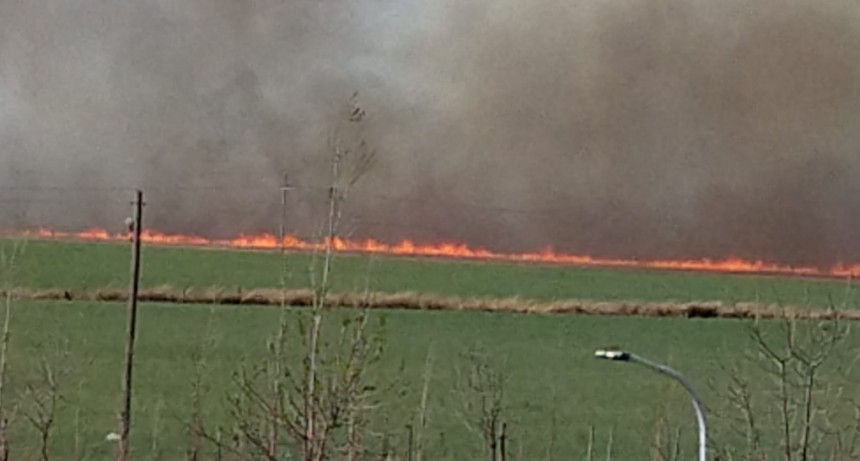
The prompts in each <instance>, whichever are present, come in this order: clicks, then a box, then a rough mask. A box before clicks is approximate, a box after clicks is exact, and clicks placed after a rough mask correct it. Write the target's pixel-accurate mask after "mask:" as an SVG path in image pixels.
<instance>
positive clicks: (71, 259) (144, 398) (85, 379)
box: [7, 241, 860, 460]
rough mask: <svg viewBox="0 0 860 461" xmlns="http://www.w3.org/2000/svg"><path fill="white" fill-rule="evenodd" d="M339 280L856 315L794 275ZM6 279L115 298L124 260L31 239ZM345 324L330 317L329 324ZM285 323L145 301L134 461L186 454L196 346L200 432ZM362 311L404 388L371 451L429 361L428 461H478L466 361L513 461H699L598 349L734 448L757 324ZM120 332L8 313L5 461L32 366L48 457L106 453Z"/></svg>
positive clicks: (399, 442) (164, 280)
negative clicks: (684, 378) (52, 379)
mask: <svg viewBox="0 0 860 461" xmlns="http://www.w3.org/2000/svg"><path fill="white" fill-rule="evenodd" d="M282 264H283V263H282V261H281V260H280V259H279V258H278V256H277V255H275V254H271V253H261V252H233V251H219V250H187V249H178V248H155V247H146V248H145V250H144V253H143V267H144V269H143V280H142V282H143V285H144V286H145V287H156V286H160V285H171V286H174V287H178V288H187V287H208V286H220V287H242V288H244V289H249V288H255V287H275V286H278V285H279V284H280V282H281V276H280V274H281V270H282ZM309 264H310V259H309V257H308V256H307V255H298V254H295V255H290V256H289V257H288V260H287V267H288V270H289V274H290V277H289V278H288V285H289V286H290V287H294V288H298V287H304V286H306V285H307V275H306V274H307V267H308V266H309ZM334 270H335V275H334V280H335V281H334V285H335V286H334V289H335V290H342V291H348V290H362V289H364V288H365V287H366V286H367V287H369V288H370V289H372V290H377V291H390V292H397V291H416V292H424V293H439V294H450V295H457V296H492V297H510V296H520V297H522V298H530V299H540V300H553V299H565V298H583V299H597V300H610V301H611V300H643V301H653V300H659V301H664V300H677V301H688V300H725V301H734V300H763V301H770V302H785V303H798V304H814V305H819V306H825V305H827V304H828V303H830V302H831V301H834V302H839V303H842V302H843V301H848V302H849V303H852V305H853V303H854V302H855V301H856V295H855V294H854V293H853V292H852V291H849V290H846V285H845V283H844V282H838V281H821V280H798V279H789V278H772V277H741V276H731V275H715V274H691V273H677V272H644V271H631V270H612V269H594V268H571V267H553V266H533V265H524V264H504V263H493V264H487V263H478V262H461V261H440V260H408V259H386V258H381V257H372V258H370V257H367V256H339V257H338V258H337V259H336V262H335V268H334ZM7 275H8V277H12V278H14V285H16V286H26V287H32V288H62V289H97V288H102V287H124V286H126V285H127V281H128V248H127V247H126V246H125V245H113V244H73V243H58V242H42V241H32V242H28V244H27V247H26V251H25V253H24V255H23V256H22V257H21V258H20V259H19V260H18V264H17V267H16V269H15V271H14V272H13V273H10V274H7ZM298 312H299V311H296V310H293V311H290V313H289V316H288V319H289V320H290V321H294V320H295V317H296V316H297V315H299V314H298ZM346 312H347V310H338V311H335V313H334V317H335V318H334V319H333V320H332V321H334V322H337V318H339V316H340V315H341V314H344V313H346ZM280 315H281V313H280V311H279V309H277V308H272V307H268V308H266V307H253V306H241V307H238V306H207V305H182V306H177V305H167V304H156V303H144V304H143V305H141V308H140V313H139V324H138V328H139V329H138V332H139V333H138V342H137V354H136V369H135V387H134V389H135V394H134V405H133V412H134V413H133V421H134V422H133V434H132V447H133V450H134V453H135V458H136V459H165V460H174V459H182V458H184V453H185V450H186V449H187V447H188V446H189V445H188V444H189V440H190V437H189V435H188V431H187V430H186V424H187V423H188V421H189V417H190V416H189V415H190V414H191V411H192V402H193V400H192V397H191V395H192V381H193V379H194V362H193V356H194V354H195V352H196V351H199V350H200V349H201V347H203V344H206V341H205V337H206V336H207V334H209V335H211V338H212V342H211V343H210V344H209V345H208V346H206V347H204V348H203V351H204V352H203V358H204V360H205V363H206V365H205V368H204V369H203V372H202V373H203V378H204V379H203V382H204V384H205V385H204V394H203V407H204V412H203V413H204V414H203V419H204V423H205V424H206V425H208V426H209V427H215V426H216V425H224V426H225V427H227V426H229V425H230V423H231V419H230V417H229V411H228V406H227V397H228V395H229V394H230V393H231V392H233V389H234V387H233V386H232V381H231V380H232V376H233V374H234V372H236V371H237V370H239V369H240V368H242V367H247V366H251V365H253V364H254V363H256V362H257V361H258V359H259V358H260V357H261V356H263V355H264V353H265V347H266V342H267V340H268V339H269V338H271V337H272V336H273V335H274V334H275V333H276V327H277V324H278V319H279V318H280ZM372 315H373V316H375V317H378V316H384V318H385V319H386V327H385V330H386V335H385V338H386V354H385V356H384V359H383V361H382V363H380V365H379V366H378V368H376V369H374V373H373V379H374V380H381V381H385V382H396V383H398V385H399V386H400V387H402V388H403V389H404V390H405V391H404V394H403V395H397V396H393V397H392V400H391V401H390V402H388V403H387V404H386V405H383V406H382V407H380V408H379V409H377V410H375V411H377V412H378V413H379V414H380V415H385V418H382V419H384V420H385V421H386V422H385V423H382V425H381V426H380V427H379V433H380V434H381V435H380V438H378V439H373V440H370V441H367V442H366V443H367V445H369V446H370V448H373V449H376V448H377V447H378V446H379V445H381V444H382V443H383V442H382V434H387V435H388V436H389V437H390V441H389V442H390V444H391V445H392V446H395V447H398V449H400V450H401V452H402V449H403V448H404V447H405V445H406V443H407V442H406V437H407V436H406V429H405V424H407V423H409V422H414V420H415V415H416V412H417V410H418V407H419V405H420V401H421V391H422V386H423V381H422V376H423V375H424V372H425V369H426V363H427V358H428V354H429V355H430V357H431V358H432V360H431V363H432V366H431V367H430V370H431V373H430V377H431V378H430V381H429V388H428V390H429V394H428V405H427V407H428V422H427V429H426V431H425V434H424V438H425V441H426V443H425V446H426V450H425V451H426V456H425V459H428V460H431V459H440V460H455V459H456V460H461V459H481V458H482V457H484V458H485V456H484V454H483V452H482V447H483V444H482V442H481V440H480V438H479V436H478V435H477V434H475V433H473V432H471V431H469V430H468V429H467V426H466V425H465V424H464V423H463V421H462V417H461V416H460V411H461V410H462V402H461V401H459V400H458V396H457V395H456V393H454V392H453V391H452V383H453V382H455V381H456V374H455V371H454V370H455V368H456V367H457V366H458V364H461V360H460V354H461V353H462V352H464V351H466V350H469V349H470V348H474V347H480V348H483V349H486V350H487V351H489V353H490V355H491V357H492V359H493V361H494V363H495V364H496V366H497V367H498V369H499V370H501V371H502V372H503V373H504V375H505V378H506V386H505V415H506V416H505V419H506V420H507V421H508V423H509V428H508V432H509V445H508V447H509V449H508V451H509V453H510V456H509V459H516V460H550V459H587V458H586V452H587V449H588V446H589V433H590V431H591V430H593V431H594V439H593V452H592V454H593V459H608V458H607V450H610V449H611V454H612V456H611V459H615V460H644V459H663V458H659V457H655V456H656V455H655V453H657V452H660V450H657V451H655V448H654V447H655V445H666V444H668V443H669V442H667V441H666V440H665V438H664V437H658V436H657V435H658V434H663V432H665V433H667V434H678V433H679V434H680V438H681V443H680V448H681V458H685V457H686V458H691V457H692V456H693V455H694V453H695V443H696V438H695V426H694V425H693V421H694V420H693V415H692V410H691V408H690V406H689V401H688V399H687V397H686V395H685V393H684V392H683V390H682V389H681V388H680V387H678V386H677V385H675V384H674V383H672V382H669V381H667V380H666V379H665V378H662V377H660V376H657V375H654V374H653V373H650V372H647V371H644V370H641V369H638V368H637V367H635V366H630V365H624V364H616V363H607V362H602V361H597V360H595V359H594V358H593V356H592V353H593V351H594V349H596V348H600V347H606V346H608V345H612V346H618V347H622V348H629V349H631V350H634V351H636V352H637V353H640V354H641V355H643V356H646V357H649V358H651V359H654V360H657V361H661V362H663V363H667V364H669V365H670V366H673V367H676V368H678V369H680V370H683V372H684V373H685V374H687V375H688V376H690V377H691V378H692V380H693V381H694V383H695V385H696V386H697V387H698V388H699V389H700V391H701V392H702V394H703V396H704V398H705V401H706V403H707V404H708V405H709V407H710V408H711V409H712V411H713V412H714V416H712V418H713V421H712V431H713V432H712V434H713V437H714V438H715V440H716V441H717V442H718V443H721V444H727V443H734V441H736V440H739V439H738V437H739V436H738V435H737V434H734V433H733V431H732V430H730V423H728V422H727V420H725V419H724V418H721V417H719V416H718V415H717V413H719V412H720V411H721V410H725V409H726V406H727V403H726V402H725V400H724V398H723V397H722V396H721V394H720V393H719V392H718V390H719V389H723V388H724V387H725V385H727V384H728V378H727V372H726V370H727V369H730V368H731V367H733V366H737V365H738V364H741V363H744V362H743V360H744V358H745V357H746V356H748V355H749V354H750V352H751V351H752V347H751V343H750V339H749V334H748V327H749V326H750V325H751V324H750V322H747V321H739V320H730V319H685V318H644V317H600V316H577V315H531V314H529V315H525V314H509V313H483V312H443V311H397V310H395V311H384V312H383V311H376V312H373V313H372ZM125 322H126V310H125V305H123V304H116V303H85V302H40V301H16V302H15V303H14V306H13V312H12V324H11V331H12V342H11V345H10V368H9V379H10V386H11V387H10V390H9V392H10V393H9V394H8V395H9V396H10V397H7V399H8V400H11V401H12V402H13V403H12V404H13V405H14V406H15V410H13V414H12V421H11V426H10V427H11V443H12V450H13V453H18V454H19V455H20V457H18V456H13V459H30V458H33V459H36V458H37V455H38V454H37V450H38V441H37V434H36V432H35V431H33V430H32V428H31V427H29V426H28V423H27V420H26V418H25V417H24V412H25V411H26V408H27V402H28V399H27V398H26V386H27V384H28V383H33V382H34V381H33V380H34V378H35V376H36V374H35V372H36V370H37V367H38V365H39V363H40V361H42V360H47V361H48V362H50V363H52V367H53V369H55V370H57V372H58V375H57V376H58V377H57V382H58V383H59V386H60V392H61V394H62V395H63V397H64V398H63V400H62V401H60V403H59V406H58V412H57V421H56V426H55V432H54V438H53V442H52V455H53V458H55V459H70V458H77V456H76V453H77V452H82V453H84V456H83V457H82V459H109V458H111V457H112V456H113V453H114V448H115V445H114V443H108V442H105V441H104V437H105V435H106V434H107V433H108V432H111V431H115V430H116V427H117V424H118V423H117V421H118V418H117V414H118V409H119V404H120V397H121V381H120V378H121V364H122V359H123V346H124V335H125ZM780 325H781V324H780V323H779V322H768V323H767V324H766V325H765V327H764V328H765V329H766V330H768V331H772V332H773V333H774V334H775V335H776V336H775V337H778V335H779V331H778V330H779V328H780ZM207 332H208V333H207ZM855 350H860V336H858V335H854V334H851V335H849V336H848V338H847V340H846V343H845V344H844V345H843V347H842V348H840V350H839V352H838V354H839V357H838V358H837V359H836V360H837V363H840V364H846V363H850V364H852V366H843V365H840V366H839V367H835V368H834V370H836V371H839V376H841V378H840V379H844V381H839V383H837V382H836V381H834V382H833V384H834V385H837V384H838V385H842V386H843V388H844V390H845V391H844V394H843V395H844V396H846V397H845V398H847V396H848V395H851V396H854V395H856V394H857V393H858V391H860V386H858V385H857V384H855V383H856V382H860V381H857V380H856V378H858V376H857V373H855V372H854V369H853V363H854V357H856V354H855V352H854V351H855ZM837 368H838V370H837ZM751 372H752V371H751ZM822 376H825V375H824V372H823V371H822ZM827 376H830V375H827ZM834 376H835V375H834ZM834 379H835V378H834ZM852 380H853V381H852ZM759 384H761V385H762V386H761V388H760V389H757V390H756V392H758V393H759V394H760V397H761V398H763V399H764V398H767V396H766V395H765V391H764V387H763V385H764V382H762V383H759ZM762 408H763V409H764V410H763V411H765V412H766V413H767V414H765V415H763V416H762V420H764V421H770V420H771V419H769V418H773V417H774V415H773V412H774V408H775V407H773V408H772V405H770V404H767V405H763V406H762ZM732 427H734V426H732ZM677 431H680V432H677ZM766 433H768V434H770V432H768V431H766ZM664 435H665V434H664ZM763 443H764V444H768V443H771V444H775V443H776V442H773V441H771V442H768V441H764V442H763ZM76 447H78V448H76ZM610 447H611V448H610ZM663 448H666V447H665V446H664V447H663ZM670 458H671V457H669V458H665V459H670ZM401 459H403V457H401Z"/></svg>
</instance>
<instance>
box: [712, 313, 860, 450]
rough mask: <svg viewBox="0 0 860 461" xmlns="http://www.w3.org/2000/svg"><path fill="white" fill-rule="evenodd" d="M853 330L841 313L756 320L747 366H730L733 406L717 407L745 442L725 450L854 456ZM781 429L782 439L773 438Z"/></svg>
mask: <svg viewBox="0 0 860 461" xmlns="http://www.w3.org/2000/svg"><path fill="white" fill-rule="evenodd" d="M848 333H849V327H848V325H847V324H845V323H844V322H841V321H840V320H839V319H838V317H837V318H836V319H834V320H827V321H810V320H806V321H804V320H797V319H790V318H789V319H785V320H783V321H780V322H778V323H776V322H774V323H769V324H763V323H761V322H755V323H754V324H753V325H752V326H751V328H750V340H751V344H752V351H751V353H750V354H748V357H747V358H746V360H745V362H746V364H745V366H743V368H741V367H734V368H732V369H731V370H730V371H729V372H728V384H727V385H726V387H725V390H724V392H723V396H724V399H725V401H726V402H727V404H728V408H727V409H726V410H725V411H721V412H715V416H717V417H720V418H723V419H724V420H726V422H727V426H729V427H730V428H731V430H732V431H733V433H734V434H736V435H737V436H739V437H740V438H741V440H743V441H744V445H745V446H744V447H743V448H742V449H741V448H739V447H740V444H732V445H734V446H731V447H724V448H723V452H724V455H725V456H726V457H731V458H733V459H746V460H763V459H783V460H785V461H808V460H812V459H850V456H855V454H849V452H847V451H846V447H847V445H846V444H845V442H846V441H848V440H849V439H850V436H847V434H850V433H852V432H854V427H853V425H852V424H851V421H852V420H856V418H855V416H856V415H857V414H860V413H854V412H853V409H852V408H851V405H846V402H851V401H853V399H852V397H853V396H846V395H844V392H845V389H846V387H848V384H849V383H850V382H851V379H852V378H851V376H850V367H845V366H844V364H845V363H852V362H848V361H846V360H844V358H845V357H855V356H856V352H852V351H847V350H844V346H845V339H846V337H848ZM775 428H778V430H777V431H776V433H775V432H774V429H775ZM777 434H778V443H771V440H773V436H774V435H777ZM852 449H853V448H852ZM856 455H860V452H857V453H856Z"/></svg>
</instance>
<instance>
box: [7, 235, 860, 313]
mask: <svg viewBox="0 0 860 461" xmlns="http://www.w3.org/2000/svg"><path fill="white" fill-rule="evenodd" d="M128 261H129V249H128V247H127V246H126V245H117V244H80V243H77V244H76V243H60V242H44V241H31V242H28V243H27V247H26V256H25V257H24V258H22V259H21V267H20V269H19V273H18V275H17V276H16V284H18V285H20V286H26V287H32V288H63V289H98V288H105V287H119V288H124V287H126V286H127V285H128ZM142 261H143V271H142V272H143V275H142V286H143V287H158V286H162V285H169V286H172V287H174V288H177V289H184V288H189V287H198V288H199V287H211V286H217V287H224V288H236V287H241V288H244V289H250V288H261V287H268V288H271V287H279V286H280V285H281V280H282V274H284V273H285V271H284V267H286V274H287V285H288V287H290V288H303V287H307V286H308V275H307V274H308V268H309V267H310V264H311V258H310V257H309V256H308V255H306V254H290V255H289V256H288V258H287V263H286V265H284V263H283V261H282V260H281V258H280V257H279V256H278V255H277V254H276V253H275V252H268V253H265V252H252V251H246V252H239V251H226V250H187V249H179V248H165V247H144V250H143V255H142ZM334 271H335V274H336V277H335V278H334V283H333V290H334V291H363V290H364V289H365V287H367V288H369V289H371V290H374V291H382V292H401V291H415V292H419V293H428V294H429V293H433V294H441V295H455V296H462V297H470V296H482V297H514V296H516V297H521V298H525V299H535V300H541V301H548V300H558V299H571V298H574V299H586V300H600V301H620V300H624V301H679V302H683V301H717V300H719V301H726V302H734V301H762V302H768V303H781V304H802V305H806V304H809V305H813V306H827V305H831V304H836V305H843V304H846V303H847V304H848V305H851V306H854V305H857V301H858V300H860V290H846V284H845V282H844V281H839V280H811V279H797V278H785V277H782V278H781V277H770V276H739V275H731V274H705V273H690V272H668V271H642V270H625V269H607V268H583V267H563V266H548V265H533V264H515V263H495V262H494V263H483V262H474V261H450V260H433V259H406V258H385V257H380V256H361V255H358V256H356V255H350V256H346V255H343V256H339V257H337V258H336V260H335V265H334Z"/></svg>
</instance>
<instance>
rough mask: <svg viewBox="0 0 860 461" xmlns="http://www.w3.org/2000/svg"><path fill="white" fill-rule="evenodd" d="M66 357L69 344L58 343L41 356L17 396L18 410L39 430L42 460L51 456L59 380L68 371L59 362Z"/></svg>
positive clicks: (65, 361)
mask: <svg viewBox="0 0 860 461" xmlns="http://www.w3.org/2000/svg"><path fill="white" fill-rule="evenodd" d="M68 357H69V353H68V345H64V346H63V345H61V346H60V347H59V348H58V350H57V352H56V354H55V356H53V357H43V358H42V359H41V360H40V361H39V362H38V365H37V366H36V370H35V374H34V376H33V377H32V378H31V379H29V380H28V381H27V382H26V383H25V386H24V390H23V392H22V393H21V396H20V397H19V401H20V404H19V405H20V407H19V408H20V413H21V414H22V415H23V416H24V418H25V419H26V420H27V422H29V424H30V426H32V428H33V429H35V430H36V432H37V433H38V436H39V458H40V459H41V460H42V461H49V459H50V457H49V452H48V450H49V446H50V439H51V434H52V432H53V430H54V428H55V426H56V422H57V406H58V404H59V403H60V402H61V401H62V400H63V395H62V394H61V392H60V384H59V383H60V381H61V380H62V378H63V377H64V376H65V375H66V374H67V372H68V370H67V369H66V368H64V367H63V365H62V364H64V363H68Z"/></svg>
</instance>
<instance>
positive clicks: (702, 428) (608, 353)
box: [594, 349, 708, 461]
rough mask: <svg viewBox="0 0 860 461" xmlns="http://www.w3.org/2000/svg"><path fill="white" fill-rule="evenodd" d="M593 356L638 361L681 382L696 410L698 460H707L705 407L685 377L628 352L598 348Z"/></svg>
mask: <svg viewBox="0 0 860 461" xmlns="http://www.w3.org/2000/svg"><path fill="white" fill-rule="evenodd" d="M594 356H595V357H597V358H599V359H605V360H614V361H616V362H632V363H638V364H640V365H644V366H645V367H648V368H650V369H651V370H654V371H656V372H657V373H661V374H664V375H666V376H668V377H670V378H672V379H674V380H675V381H678V382H679V383H681V386H684V389H686V390H687V393H688V394H690V399H691V400H692V401H693V409H694V410H696V419H697V420H698V421H699V461H706V460H707V454H706V452H707V439H708V426H707V422H706V421H705V407H704V406H703V405H702V401H701V399H699V395H698V394H697V393H696V390H695V389H693V386H692V385H691V384H690V382H689V381H687V378H685V377H684V376H683V375H681V373H678V372H677V371H675V370H673V369H671V368H669V367H667V366H666V365H660V364H659V363H654V362H652V361H650V360H648V359H644V358H642V357H639V356H638V355H636V354H633V353H630V352H625V351H619V350H603V349H599V350H597V351H594Z"/></svg>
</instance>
